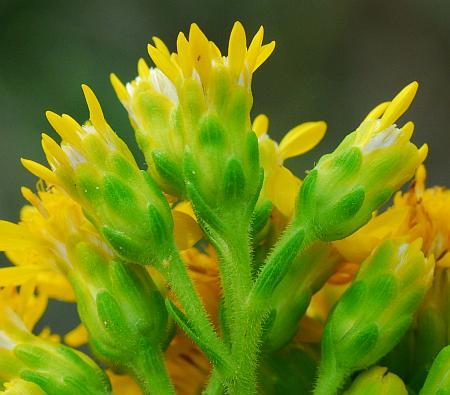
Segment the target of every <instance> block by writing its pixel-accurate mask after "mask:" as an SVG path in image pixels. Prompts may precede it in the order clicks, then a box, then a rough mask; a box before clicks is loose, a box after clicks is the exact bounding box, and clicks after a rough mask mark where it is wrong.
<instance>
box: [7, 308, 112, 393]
mask: <svg viewBox="0 0 450 395" xmlns="http://www.w3.org/2000/svg"><path fill="white" fill-rule="evenodd" d="M1 313H2V314H1V318H0V334H1V336H0V354H2V355H1V356H2V360H3V361H2V364H3V363H5V360H6V363H10V364H11V365H12V367H10V368H9V369H8V371H9V373H12V371H13V370H14V371H15V372H14V373H15V375H14V376H12V377H9V378H8V379H7V380H12V379H14V378H15V377H20V378H22V379H23V380H25V381H27V382H31V383H34V384H36V385H38V386H39V387H40V388H41V389H42V390H43V391H44V392H45V393H48V394H61V395H77V394H99V395H102V394H104V395H107V394H108V395H110V394H111V393H112V392H111V385H110V383H109V380H108V377H107V376H106V374H105V373H104V372H103V371H102V370H101V369H100V368H99V367H98V366H97V365H96V364H95V362H94V361H92V360H91V359H90V358H89V357H87V356H86V355H84V354H83V353H81V352H79V351H77V350H73V349H71V348H70V347H67V346H64V345H62V344H58V343H54V342H52V341H49V340H44V339H41V338H39V337H36V336H34V335H33V334H32V333H31V332H29V331H28V329H26V326H25V324H24V323H23V322H22V320H21V319H20V318H19V316H17V314H16V313H15V312H14V311H13V310H12V309H11V308H10V307H9V306H1ZM7 373H8V372H6V374H7ZM4 375H5V372H4V371H3V369H2V373H1V374H0V376H2V379H3V380H4V379H5V378H4ZM22 393H23V392H22ZM27 393H28V392H27ZM36 394H39V392H37V393H36Z"/></svg>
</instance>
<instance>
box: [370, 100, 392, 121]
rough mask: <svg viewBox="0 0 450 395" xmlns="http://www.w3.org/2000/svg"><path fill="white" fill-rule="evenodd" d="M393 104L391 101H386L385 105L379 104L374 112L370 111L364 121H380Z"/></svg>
mask: <svg viewBox="0 0 450 395" xmlns="http://www.w3.org/2000/svg"><path fill="white" fill-rule="evenodd" d="M390 103H391V102H390V101H386V102H384V103H381V104H378V106H376V107H375V108H374V109H373V110H372V111H370V112H369V113H368V114H367V116H366V118H365V119H364V121H366V120H368V119H378V118H380V117H381V116H382V115H383V113H384V112H385V111H386V108H387V107H388V106H389V104H390Z"/></svg>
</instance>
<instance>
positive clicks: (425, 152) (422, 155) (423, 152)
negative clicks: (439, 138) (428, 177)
mask: <svg viewBox="0 0 450 395" xmlns="http://www.w3.org/2000/svg"><path fill="white" fill-rule="evenodd" d="M427 156H428V144H424V145H422V147H420V148H419V161H420V163H422V162H423V161H424V160H425V159H426V158H427Z"/></svg>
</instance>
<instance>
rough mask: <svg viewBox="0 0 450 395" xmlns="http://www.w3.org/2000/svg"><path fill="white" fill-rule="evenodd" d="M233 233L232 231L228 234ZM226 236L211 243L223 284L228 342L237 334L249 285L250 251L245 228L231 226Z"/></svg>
mask: <svg viewBox="0 0 450 395" xmlns="http://www.w3.org/2000/svg"><path fill="white" fill-rule="evenodd" d="M232 233H234V234H232ZM228 236H229V237H224V240H226V241H221V242H220V243H217V244H216V245H215V247H216V249H217V252H218V254H219V258H220V259H219V264H220V276H221V282H222V287H223V294H224V302H225V316H226V325H227V326H228V332H229V333H230V341H231V344H233V343H234V342H235V340H236V339H237V338H238V337H239V336H240V333H241V328H240V325H239V323H240V321H242V315H243V314H244V305H245V301H246V300H247V298H248V295H249V293H250V290H251V289H252V286H253V281H252V277H251V272H252V271H251V264H252V263H251V253H250V242H249V235H248V231H246V230H245V229H243V231H242V232H240V231H238V230H236V229H234V232H229V235H228Z"/></svg>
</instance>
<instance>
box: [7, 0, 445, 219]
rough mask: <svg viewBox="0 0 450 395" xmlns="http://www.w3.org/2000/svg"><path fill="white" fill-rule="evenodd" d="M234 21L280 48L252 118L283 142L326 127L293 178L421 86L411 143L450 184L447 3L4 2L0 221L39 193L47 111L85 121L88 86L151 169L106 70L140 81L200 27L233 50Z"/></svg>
mask: <svg viewBox="0 0 450 395" xmlns="http://www.w3.org/2000/svg"><path fill="white" fill-rule="evenodd" d="M235 20H240V21H242V22H243V23H244V26H245V27H246V29H247V31H248V33H249V35H250V34H252V35H253V34H254V33H255V32H256V30H257V28H258V27H259V25H260V24H263V25H264V26H265V29H266V40H267V41H268V40H272V39H274V40H276V42H277V47H276V49H275V52H274V54H273V55H272V57H271V58H270V60H269V61H268V62H267V63H266V64H265V65H264V67H262V68H261V69H260V70H259V71H258V72H257V74H256V76H255V78H254V85H253V87H254V89H253V91H254V98H255V104H254V112H253V114H254V115H257V114H258V113H260V112H264V113H266V114H268V115H269V116H270V119H271V127H270V133H271V135H272V137H276V138H277V139H278V140H279V139H280V137H281V136H282V134H284V133H285V132H286V131H287V130H288V129H289V128H291V127H292V126H294V125H296V124H297V123H300V122H304V121H309V120H319V119H323V120H326V121H327V122H328V125H329V128H328V132H327V135H326V137H325V139H324V140H323V142H322V143H321V144H320V145H319V147H317V148H316V149H315V150H313V151H312V152H310V153H308V154H307V155H305V156H303V157H302V158H299V159H296V160H292V161H290V162H288V166H289V167H291V169H293V170H294V172H295V173H297V174H298V175H302V174H303V173H304V171H305V170H306V169H309V168H311V167H312V166H313V164H314V161H316V160H317V159H318V158H319V157H320V155H322V154H323V153H326V152H328V151H330V150H331V149H332V148H333V147H334V146H335V145H336V144H337V142H338V141H339V140H340V139H342V137H343V136H344V135H345V134H346V133H348V132H350V131H352V130H353V129H354V128H355V127H356V126H357V125H358V124H359V122H360V121H361V120H362V118H363V117H364V116H365V115H366V113H367V112H368V111H369V110H370V109H371V108H372V107H373V106H374V105H376V104H378V103H379V102H381V101H384V100H388V99H391V98H392V96H393V95H394V94H395V93H396V92H397V91H398V90H400V89H401V88H402V87H403V86H404V85H406V84H407V83H409V82H411V81H413V80H418V81H419V83H420V90H419V94H418V96H417V98H416V100H415V103H414V104H413V106H412V108H411V109H410V111H409V112H408V119H411V120H413V121H414V122H415V123H416V133H415V137H414V141H415V142H416V143H417V144H418V145H421V144H422V143H424V142H427V143H428V144H429V145H430V154H429V157H428V159H427V165H428V169H429V178H428V179H429V184H447V185H449V183H450V172H449V164H450V159H449V156H450V155H449V152H448V151H449V146H450V130H449V128H448V123H449V120H450V89H449V88H450V1H448V0H427V1H425V0H412V1H406V0H396V1H392V0H378V1H370V0H366V1H363V0H340V1H337V0H336V1H325V0H311V1H275V0H260V1H242V0H240V1H239V0H227V1H205V0H200V1H192V0H191V1H181V0H178V1H174V0H164V1H145V0H127V1H119V0H110V1H101V0H90V1H56V0H55V1H52V0H0V133H1V140H0V169H1V171H0V185H1V188H0V216H1V218H3V219H9V220H17V218H18V211H19V208H20V206H21V205H23V203H24V201H23V199H22V198H21V197H20V195H19V188H20V186H21V185H27V186H31V187H32V186H33V185H34V184H35V179H34V177H32V176H31V175H29V174H28V173H27V172H26V171H25V170H24V169H23V168H22V166H21V165H20V163H19V157H20V156H23V157H27V158H31V159H35V160H38V161H41V162H44V157H43V154H42V150H41V148H40V133H41V132H43V131H47V132H50V133H51V134H52V135H53V136H54V135H55V133H53V132H51V130H50V129H51V128H50V126H49V125H48V124H47V122H46V120H45V117H44V111H46V110H49V109H52V110H54V111H55V112H57V113H62V112H64V113H68V114H71V115H72V116H74V117H75V118H76V119H77V120H79V121H80V122H82V121H84V120H85V119H86V118H87V109H86V107H85V103H84V100H83V96H82V92H81V89H80V84H81V83H87V84H89V85H90V86H91V87H92V88H93V89H94V91H95V92H96V93H97V95H98V96H99V98H100V101H101V102H102V104H103V108H104V112H105V114H106V116H107V118H108V120H109V121H110V124H111V125H112V126H113V128H114V129H115V130H116V131H117V132H118V134H119V135H121V136H122V137H123V138H124V139H125V140H126V141H127V142H129V143H130V145H131V146H132V147H133V149H134V151H135V152H136V154H137V155H138V157H139V161H140V163H141V164H142V166H144V163H143V160H142V157H141V156H140V155H139V153H137V150H136V146H135V143H134V142H133V138H132V136H133V134H132V130H131V128H130V126H129V124H128V120H127V116H126V113H125V110H124V109H123V108H122V106H121V105H120V103H119V102H118V100H117V99H116V97H115V94H114V92H113V90H112V88H111V86H110V83H109V73H110V72H112V71H114V72H116V73H117V74H118V75H119V76H120V78H121V79H122V80H123V81H129V80H131V79H133V78H134V76H135V75H136V62H137V59H138V58H139V57H144V58H146V59H148V55H146V45H147V42H148V41H149V40H150V39H151V37H152V36H153V35H158V36H159V37H160V38H162V39H163V40H165V41H166V43H167V44H168V45H169V47H170V48H171V49H174V43H175V39H176V36H177V33H178V32H179V31H180V30H183V31H184V32H187V31H188V29H189V25H190V23H191V22H197V23H198V24H199V25H200V27H201V28H202V29H203V30H204V32H205V33H206V34H207V35H208V37H209V38H210V39H212V40H214V41H216V42H217V43H218V44H219V46H220V47H221V48H222V49H225V48H226V45H227V38H228V35H229V32H230V29H231V27H232V24H233V22H234V21H235ZM224 52H226V51H224ZM406 120H407V119H406ZM406 120H404V121H406Z"/></svg>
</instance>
